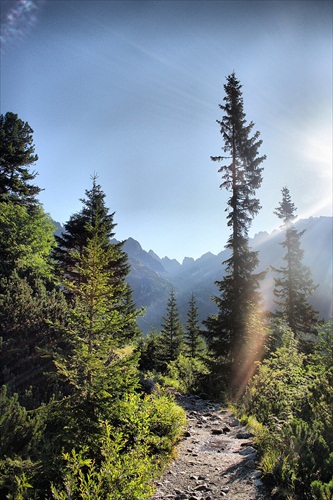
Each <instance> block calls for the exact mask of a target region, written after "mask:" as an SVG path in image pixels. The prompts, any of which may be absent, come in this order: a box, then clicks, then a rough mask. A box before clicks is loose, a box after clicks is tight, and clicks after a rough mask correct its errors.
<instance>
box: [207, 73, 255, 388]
mask: <svg viewBox="0 0 333 500" xmlns="http://www.w3.org/2000/svg"><path fill="white" fill-rule="evenodd" d="M241 88H242V86H241V84H240V82H239V81H238V80H237V78H236V76H235V73H232V74H231V75H229V76H228V77H227V83H226V84H225V85H224V90H225V93H226V95H225V97H224V105H220V109H221V110H222V111H223V112H224V115H223V117H222V120H220V121H219V120H218V123H219V125H220V131H221V135H222V138H223V142H224V146H223V148H222V150H223V152H224V153H226V155H224V156H215V157H212V160H213V161H218V162H223V163H224V164H223V165H222V166H221V167H220V169H219V172H221V173H222V184H221V186H220V187H221V188H222V189H226V190H228V191H230V193H231V196H230V198H229V200H228V203H227V205H228V206H227V208H226V211H227V212H228V215H227V220H228V226H229V227H230V228H231V235H230V237H229V239H228V242H227V245H226V248H228V249H229V250H230V251H231V256H230V257H229V258H228V259H227V260H226V261H225V262H224V264H226V275H225V276H224V278H223V279H222V280H221V281H217V282H216V285H217V286H218V289H219V291H220V296H219V297H214V299H213V300H214V301H215V302H216V304H217V307H218V314H217V315H213V316H210V317H209V318H208V319H207V320H206V321H205V322H204V324H205V326H206V328H207V335H206V337H207V342H208V347H209V348H210V349H211V350H212V351H213V352H214V354H215V355H216V357H218V358H220V359H221V360H224V364H227V365H229V366H230V368H231V370H230V376H229V379H228V380H227V382H228V384H229V385H230V387H231V388H232V389H234V390H238V389H239V388H238V387H232V386H233V384H235V382H236V380H237V379H236V377H235V376H234V375H235V373H234V372H235V371H236V372H237V370H238V366H233V365H234V359H235V357H236V355H237V353H238V352H239V351H240V349H241V348H242V345H243V340H244V335H245V330H246V324H247V320H248V315H249V312H250V311H251V310H252V307H253V305H254V306H255V307H257V305H258V303H259V301H260V294H259V291H258V289H259V284H260V280H261V279H262V278H263V277H264V274H265V273H260V274H255V273H254V270H255V268H256V266H257V265H258V255H257V252H254V251H251V250H250V248H249V244H248V230H249V227H250V225H251V222H252V219H253V217H254V216H255V215H256V214H257V213H258V211H259V209H260V204H259V200H258V199H257V198H255V193H256V190H257V189H258V188H259V187H260V185H261V181H262V170H263V169H262V167H260V164H261V163H262V162H263V161H264V159H265V156H262V157H260V156H258V154H259V148H260V146H261V143H262V141H261V140H259V135H260V134H259V132H255V133H254V134H253V135H252V136H251V133H252V129H253V127H254V123H253V122H250V123H249V124H247V123H246V115H245V113H244V105H243V97H242V91H241ZM227 161H230V163H229V164H227ZM226 358H229V359H226ZM236 364H237V363H236ZM228 375H229V374H228Z"/></svg>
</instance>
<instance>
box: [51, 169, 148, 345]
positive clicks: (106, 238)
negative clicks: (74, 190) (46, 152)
mask: <svg viewBox="0 0 333 500" xmlns="http://www.w3.org/2000/svg"><path fill="white" fill-rule="evenodd" d="M85 194H86V197H85V198H83V199H81V200H80V201H81V202H82V205H83V206H82V209H81V211H80V212H78V213H76V214H74V215H72V216H71V217H70V219H69V221H68V222H67V223H66V224H65V226H64V228H65V231H64V233H63V234H62V235H61V236H56V242H57V246H56V248H55V251H54V259H55V261H56V269H57V272H58V274H59V275H60V277H61V276H62V277H66V279H67V278H70V279H71V280H72V281H74V282H76V284H80V283H81V282H82V280H84V279H85V278H84V276H83V275H82V272H81V267H80V266H77V259H78V257H82V255H83V253H84V252H85V249H86V246H87V243H88V241H89V240H90V239H91V237H92V235H94V237H98V238H99V244H100V245H101V247H102V249H104V250H106V251H107V250H108V249H109V248H112V252H109V253H107V255H108V256H109V257H108V258H109V261H108V269H109V271H110V274H109V281H110V286H112V287H113V294H114V297H115V300H114V301H113V304H114V307H116V308H117V310H118V311H121V312H122V314H123V319H124V323H123V329H122V334H123V335H126V336H127V337H128V339H130V338H132V337H133V336H135V335H138V329H137V325H136V319H135V318H136V317H137V312H136V308H135V305H134V303H133V299H132V290H131V288H130V286H129V285H128V284H127V282H126V277H127V275H128V273H129V270H130V266H129V264H128V257H127V254H126V253H125V252H124V251H123V250H122V247H123V244H124V242H112V241H111V239H112V238H113V237H114V236H115V232H114V228H115V227H116V224H115V223H114V220H113V217H114V213H111V214H110V213H109V209H108V208H107V207H106V205H105V193H104V192H103V190H102V188H101V186H100V185H99V184H97V176H96V175H94V176H93V178H92V188H91V189H90V190H86V192H85ZM65 293H66V295H67V297H68V299H69V301H71V300H72V299H75V290H74V289H73V290H70V289H66V291H65ZM126 318H127V320H128V321H127V323H126V322H125V319H126Z"/></svg>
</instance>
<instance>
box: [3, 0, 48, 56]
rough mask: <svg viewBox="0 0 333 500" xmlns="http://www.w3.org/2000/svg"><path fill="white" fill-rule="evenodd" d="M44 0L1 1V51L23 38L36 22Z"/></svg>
mask: <svg viewBox="0 0 333 500" xmlns="http://www.w3.org/2000/svg"><path fill="white" fill-rule="evenodd" d="M44 1H45V0H39V1H38V0H35V1H33V0H19V1H17V2H2V5H1V10H2V15H1V31H0V44H1V51H3V50H4V48H5V46H6V45H8V44H9V43H11V42H14V41H16V40H18V39H22V38H24V37H25V36H26V35H27V34H28V33H30V31H31V30H32V28H33V27H34V26H35V24H36V22H37V13H38V11H39V9H40V7H41V6H42V4H43V3H44Z"/></svg>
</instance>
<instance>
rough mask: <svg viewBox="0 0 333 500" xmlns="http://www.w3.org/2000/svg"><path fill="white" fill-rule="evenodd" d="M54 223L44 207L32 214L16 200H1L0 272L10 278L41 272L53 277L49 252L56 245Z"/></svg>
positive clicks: (38, 207)
mask: <svg viewBox="0 0 333 500" xmlns="http://www.w3.org/2000/svg"><path fill="white" fill-rule="evenodd" d="M54 230H55V226H54V224H53V223H52V221H51V218H50V216H49V215H47V214H45V212H44V210H43V208H42V207H41V206H40V205H37V206H36V207H35V209H34V212H33V213H32V214H31V213H30V212H29V211H28V209H27V208H26V207H25V206H21V205H18V204H16V203H15V202H13V201H8V202H0V257H1V259H0V275H1V277H8V276H10V274H11V273H12V272H13V271H14V270H17V271H19V273H20V275H26V274H29V273H32V272H33V273H35V274H39V275H41V276H44V277H45V278H50V277H52V264H51V260H50V253H51V250H52V248H53V246H54V236H53V233H54Z"/></svg>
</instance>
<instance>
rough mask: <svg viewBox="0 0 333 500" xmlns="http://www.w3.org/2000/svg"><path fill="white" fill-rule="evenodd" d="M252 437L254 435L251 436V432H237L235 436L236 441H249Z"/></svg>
mask: <svg viewBox="0 0 333 500" xmlns="http://www.w3.org/2000/svg"><path fill="white" fill-rule="evenodd" d="M253 437H254V435H253V434H252V432H239V433H238V434H236V439H250V438H253Z"/></svg>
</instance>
